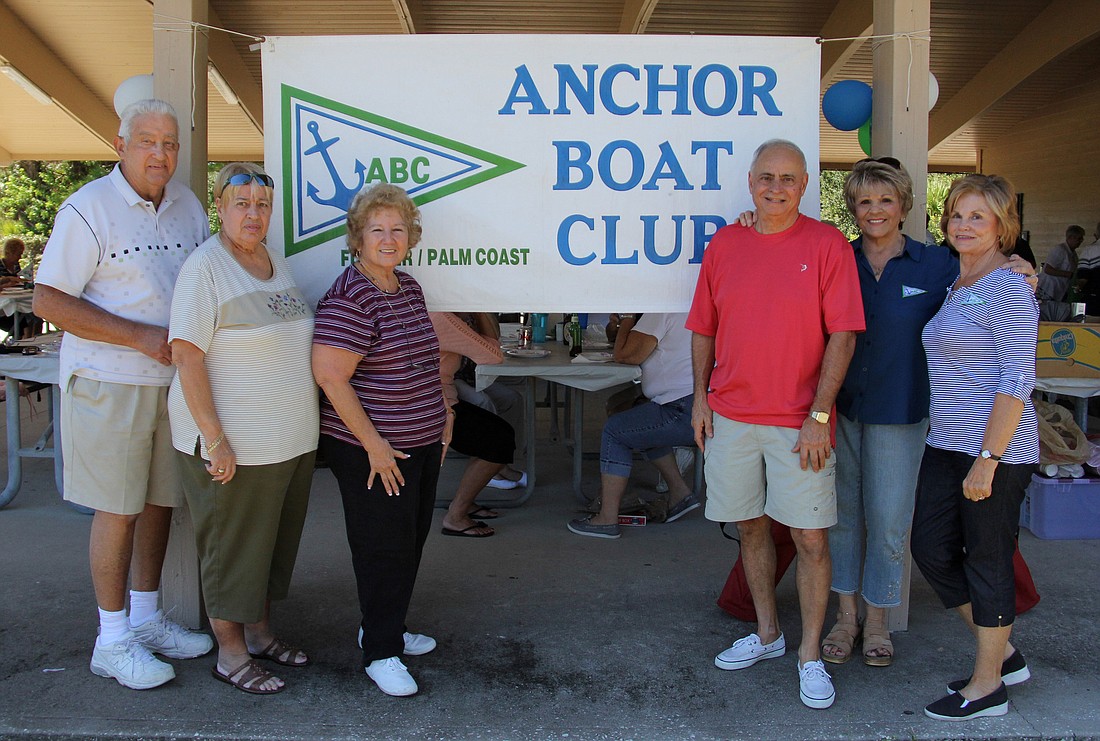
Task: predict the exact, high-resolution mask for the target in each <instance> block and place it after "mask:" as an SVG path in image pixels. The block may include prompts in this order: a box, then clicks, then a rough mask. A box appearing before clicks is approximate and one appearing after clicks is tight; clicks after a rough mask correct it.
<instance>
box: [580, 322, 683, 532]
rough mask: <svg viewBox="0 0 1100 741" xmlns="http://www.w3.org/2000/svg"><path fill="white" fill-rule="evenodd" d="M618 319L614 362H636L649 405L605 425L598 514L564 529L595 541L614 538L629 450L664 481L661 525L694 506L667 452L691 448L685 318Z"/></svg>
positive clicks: (614, 417)
mask: <svg viewBox="0 0 1100 741" xmlns="http://www.w3.org/2000/svg"><path fill="white" fill-rule="evenodd" d="M619 319H620V321H621V324H620V327H619V331H618V335H617V336H616V337H615V349H614V351H613V355H614V359H615V361H616V362H619V363H639V364H641V366H642V393H644V394H645V396H646V397H647V398H648V399H649V401H648V402H646V403H644V404H641V405H638V406H635V407H633V408H631V409H628V410H627V411H625V412H621V413H619V414H616V415H614V416H612V417H611V418H610V419H608V420H607V424H606V425H605V426H604V429H603V440H602V442H601V445H600V473H601V477H600V489H601V493H600V496H601V506H600V511H599V513H598V514H595V515H592V516H591V517H585V518H582V519H578V520H573V521H572V522H570V523H569V525H568V527H569V530H570V531H572V532H574V533H576V534H577V535H588V536H590V537H594V538H618V537H619V505H620V503H621V502H622V498H623V494H624V493H625V492H626V487H627V483H628V482H629V480H630V469H631V467H632V460H631V454H632V451H634V450H641V451H642V452H643V455H644V456H645V457H646V459H648V460H649V461H651V462H652V463H653V465H654V466H656V467H657V470H658V471H660V472H661V475H662V476H664V479H665V481H667V482H668V486H669V510H668V517H667V518H666V520H665V522H674V521H675V520H678V519H680V518H681V517H683V516H684V515H686V514H687V513H688V512H691V511H692V510H694V509H698V507H699V500H698V499H697V498H696V497H695V495H694V494H693V493H692V491H691V489H690V488H688V485H687V484H686V483H684V479H683V477H682V476H681V475H680V471H679V469H678V468H677V467H676V458H675V456H674V455H673V454H672V448H673V447H675V446H693V445H694V444H695V441H694V433H693V432H692V428H691V408H692V402H693V400H694V394H693V388H692V375H691V332H689V331H688V330H686V329H685V328H684V322H685V320H686V319H687V315H686V314H646V315H644V316H643V317H642V318H641V319H639V320H637V324H635V318H634V316H633V315H632V314H620V315H619Z"/></svg>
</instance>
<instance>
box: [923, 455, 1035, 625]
mask: <svg viewBox="0 0 1100 741" xmlns="http://www.w3.org/2000/svg"><path fill="white" fill-rule="evenodd" d="M974 460H975V459H974V457H973V456H970V455H966V454H965V453H956V452H952V451H949V450H941V449H939V448H933V447H930V446H925V449H924V458H923V459H922V460H921V466H920V477H919V479H918V481H917V504H916V509H915V510H914V511H913V534H912V536H911V540H910V548H911V549H912V552H913V561H914V562H915V563H916V564H917V566H918V567H919V568H920V571H921V573H922V574H923V575H924V578H925V579H926V580H927V581H928V583H929V584H930V585H931V586H932V589H933V590H935V592H936V594H937V595H938V596H939V598H940V601H942V602H943V605H944V607H947V608H948V609H952V608H955V607H959V606H961V605H965V604H967V603H970V605H971V609H972V610H973V612H974V623H975V624H976V625H979V626H982V627H986V628H997V627H1003V626H1006V625H1011V624H1012V622H1013V621H1014V620H1015V619H1016V584H1015V577H1014V573H1013V568H1012V554H1013V552H1014V551H1015V550H1016V532H1017V529H1018V526H1019V522H1020V504H1021V503H1023V501H1024V493H1025V492H1026V490H1027V485H1028V483H1029V482H1030V480H1031V474H1032V473H1034V472H1035V466H1033V465H1030V464H1011V463H998V464H997V470H996V473H994V475H993V493H992V494H991V495H990V497H989V498H988V499H983V500H981V501H980V502H973V501H971V500H969V499H967V498H966V497H965V496H963V493H962V483H963V481H964V480H965V479H966V475H967V473H969V472H970V467H971V466H972V465H974Z"/></svg>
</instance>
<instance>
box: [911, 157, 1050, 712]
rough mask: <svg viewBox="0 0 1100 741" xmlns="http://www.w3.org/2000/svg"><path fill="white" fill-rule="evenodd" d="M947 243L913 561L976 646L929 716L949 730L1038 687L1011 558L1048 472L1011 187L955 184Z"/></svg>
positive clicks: (997, 182) (982, 180)
mask: <svg viewBox="0 0 1100 741" xmlns="http://www.w3.org/2000/svg"><path fill="white" fill-rule="evenodd" d="M942 225H943V229H944V232H945V233H946V234H947V235H948V237H949V238H950V240H951V243H952V244H953V245H954V246H955V248H956V249H957V250H958V251H959V262H960V274H959V278H958V279H957V280H956V281H955V283H954V285H953V286H952V288H951V290H950V291H949V292H948V295H947V300H946V301H945V302H944V304H943V306H942V307H941V308H940V310H939V312H938V313H937V314H936V315H935V316H934V317H933V318H932V320H931V321H930V322H929V323H928V324H927V326H925V328H924V333H923V335H922V339H923V341H924V348H925V352H926V354H927V356H928V373H929V378H930V381H931V391H932V399H931V409H930V414H929V420H930V425H931V427H930V430H929V433H928V440H927V446H926V448H925V453H924V459H923V461H922V462H921V470H920V478H919V481H918V483H917V504H916V510H915V512H914V514H913V534H912V551H913V560H914V561H915V562H916V563H917V565H918V566H919V567H920V570H921V573H922V574H924V577H925V579H927V580H928V582H929V584H931V586H932V588H933V589H934V590H935V591H936V594H937V595H938V596H939V597H940V600H941V601H942V602H943V604H944V606H945V607H948V608H954V609H955V610H956V611H957V612H958V614H959V615H960V616H961V617H962V619H963V620H964V621H965V622H966V624H967V626H968V627H969V628H970V630H971V631H972V632H973V633H974V636H975V637H976V639H977V644H978V646H977V655H976V657H975V663H974V671H973V674H972V675H971V677H970V678H968V679H961V680H957V681H955V682H951V683H950V684H949V685H948V688H949V689H950V690H951V691H950V693H949V694H947V695H946V696H945V697H943V698H941V699H940V700H937V701H936V702H934V703H932V704H931V705H929V706H928V707H926V708H925V713H926V714H927V715H928V716H930V717H932V718H936V719H939V720H968V719H970V718H979V717H983V716H989V715H1004V714H1005V713H1006V712H1008V694H1007V692H1006V691H1005V685H1006V684H1017V683H1019V682H1022V681H1024V680H1025V679H1027V678H1028V677H1029V676H1030V672H1029V671H1028V668H1027V664H1026V663H1025V662H1024V660H1023V657H1022V656H1021V655H1020V654H1019V652H1018V651H1016V650H1015V648H1014V647H1013V646H1012V644H1011V643H1010V642H1009V636H1010V634H1011V632H1012V623H1013V621H1014V619H1015V617H1016V612H1015V587H1014V580H1013V568H1012V554H1013V551H1014V550H1015V546H1016V543H1015V532H1016V523H1017V521H1018V520H1019V515H1020V504H1021V502H1022V501H1023V498H1024V491H1025V489H1026V487H1027V484H1028V481H1029V480H1030V477H1031V474H1032V472H1033V471H1034V469H1035V465H1036V464H1037V463H1038V462H1039V433H1038V427H1037V422H1036V416H1035V409H1034V407H1033V406H1032V404H1031V392H1032V390H1033V389H1034V386H1035V343H1036V335H1037V331H1038V317H1039V308H1038V305H1037V304H1036V302H1035V296H1034V294H1033V292H1032V290H1031V287H1030V286H1029V285H1028V283H1027V281H1026V279H1025V278H1024V277H1023V276H1022V275H1019V274H1016V273H1013V272H1012V271H1011V270H1008V269H1005V265H1006V263H1007V262H1008V258H1007V256H1006V253H1007V252H1008V251H1010V250H1011V249H1012V246H1013V245H1014V244H1015V241H1016V237H1017V236H1018V235H1019V233H1020V221H1019V217H1018V216H1017V214H1016V194H1015V192H1014V191H1013V189H1012V186H1011V185H1010V184H1009V183H1008V181H1006V180H1005V179H1004V178H1001V177H997V176H987V175H970V176H967V177H965V178H962V179H960V180H957V181H955V183H954V184H953V185H952V186H951V190H950V192H949V193H948V196H947V201H946V203H945V204H944V211H943V221H942Z"/></svg>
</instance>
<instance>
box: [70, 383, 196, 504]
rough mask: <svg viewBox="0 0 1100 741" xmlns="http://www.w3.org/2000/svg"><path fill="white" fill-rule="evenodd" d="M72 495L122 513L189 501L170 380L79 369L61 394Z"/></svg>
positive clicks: (79, 501)
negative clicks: (173, 425) (115, 377)
mask: <svg viewBox="0 0 1100 741" xmlns="http://www.w3.org/2000/svg"><path fill="white" fill-rule="evenodd" d="M61 450H62V453H63V456H64V459H65V499H66V501H69V502H73V503H75V504H81V505H84V506H85V507H91V508H92V509H94V510H99V511H101V512H110V513H112V514H116V515H137V514H141V512H142V510H144V509H145V505H146V504H155V505H159V506H161V507H178V506H180V505H181V504H183V491H182V490H181V489H180V483H179V473H178V471H177V469H176V460H175V451H174V450H173V449H172V432H171V430H170V429H169V427H168V387H167V386H132V385H129V384H122V383H108V382H106V381H96V380H93V379H90V378H84V377H83V376H73V377H71V378H70V379H69V383H68V386H67V387H66V389H65V391H64V393H62V394H61Z"/></svg>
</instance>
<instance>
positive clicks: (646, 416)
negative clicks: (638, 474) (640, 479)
mask: <svg viewBox="0 0 1100 741" xmlns="http://www.w3.org/2000/svg"><path fill="white" fill-rule="evenodd" d="M694 398H695V395H694V394H688V395H687V396H684V397H682V398H679V399H677V400H676V401H670V402H668V403H667V404H654V403H653V402H652V401H647V402H645V403H644V404H639V405H638V406H636V407H634V408H632V409H628V410H626V411H625V412H620V413H619V414H614V415H612V416H611V417H609V418H608V420H607V423H606V424H604V426H603V438H602V440H601V441H600V472H601V473H606V474H610V475H612V476H622V477H623V478H627V477H629V476H630V469H631V467H632V465H633V461H632V451H635V450H640V451H642V455H643V456H644V457H645V459H646V460H647V461H651V460H655V459H657V458H661V457H662V456H666V455H668V454H669V453H671V452H672V448H673V447H675V446H684V447H688V446H694V445H695V433H694V432H693V431H692V429H691V404H692V400H693V399H694Z"/></svg>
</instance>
